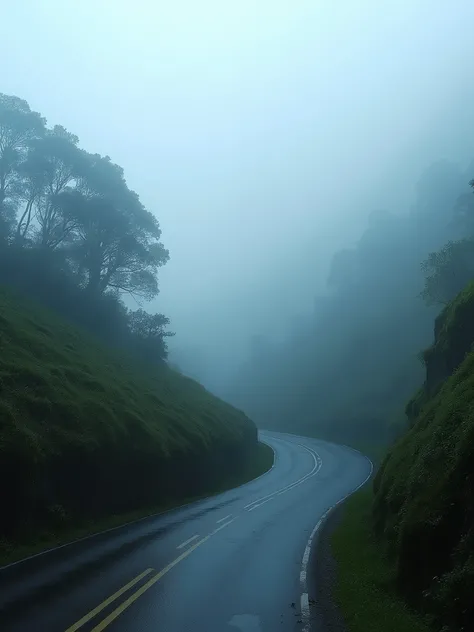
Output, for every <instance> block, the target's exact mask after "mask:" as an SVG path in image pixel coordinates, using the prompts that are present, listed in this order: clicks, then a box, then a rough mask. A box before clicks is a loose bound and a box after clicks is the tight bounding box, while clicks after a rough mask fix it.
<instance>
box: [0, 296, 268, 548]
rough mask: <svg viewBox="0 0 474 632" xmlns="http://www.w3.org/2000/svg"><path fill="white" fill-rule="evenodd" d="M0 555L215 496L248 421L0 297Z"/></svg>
mask: <svg viewBox="0 0 474 632" xmlns="http://www.w3.org/2000/svg"><path fill="white" fill-rule="evenodd" d="M0 391H1V397H0V480H1V485H2V521H1V524H0V554H1V549H2V547H3V549H4V550H6V549H7V548H8V547H11V546H12V543H13V544H14V545H15V546H16V545H20V544H22V543H25V542H34V541H35V540H37V539H38V538H39V537H40V534H41V533H43V532H45V531H47V532H58V531H61V530H63V529H69V528H71V527H72V526H77V525H78V524H81V523H85V522H87V523H89V524H90V523H93V522H100V521H101V520H103V519H104V517H107V516H111V515H118V514H129V513H130V512H134V511H137V510H140V509H142V508H146V507H157V506H163V505H166V504H169V503H170V502H175V501H176V500H179V499H182V498H189V497H191V496H196V495H201V494H203V493H206V492H208V491H211V490H213V489H219V488H222V486H223V485H224V484H225V481H226V480H238V479H239V476H240V474H241V473H244V472H245V471H248V463H249V461H250V460H252V459H254V458H255V457H256V455H257V452H258V443H257V430H256V427H255V425H254V424H253V423H252V422H251V421H250V420H249V419H248V418H247V417H246V416H245V415H244V414H243V413H242V412H240V411H238V410H236V409H234V408H233V407H231V406H230V405H228V404H226V403H225V402H223V401H221V400H219V399H218V398H216V397H214V396H212V395H211V394H210V393H209V392H208V391H206V390H205V389H204V388H203V387H202V386H201V385H199V384H198V383H196V382H194V381H193V380H191V379H189V378H186V377H184V376H182V375H180V374H179V373H177V372H174V371H172V370H171V369H169V368H168V367H167V366H165V365H163V367H162V368H156V367H146V368H145V367H140V366H137V365H136V364H134V361H133V360H132V359H130V358H128V357H127V356H125V355H120V354H119V353H115V352H114V351H112V350H110V349H107V348H105V347H103V346H101V345H100V344H99V343H98V342H97V341H96V340H95V339H93V338H92V337H90V336H89V335H88V334H86V333H84V332H82V331H79V330H78V329H75V328H74V327H72V326H69V325H68V324H67V323H65V322H64V321H62V320H61V319H59V318H57V317H56V316H55V315H54V314H52V313H51V312H49V311H47V310H44V309H42V308H41V307H39V306H37V305H34V304H30V303H27V302H24V301H22V300H19V299H18V298H17V297H15V296H13V295H12V294H10V293H8V292H6V291H4V290H1V289H0Z"/></svg>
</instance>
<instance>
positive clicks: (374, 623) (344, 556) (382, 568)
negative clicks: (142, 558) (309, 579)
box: [331, 489, 429, 632]
mask: <svg viewBox="0 0 474 632" xmlns="http://www.w3.org/2000/svg"><path fill="white" fill-rule="evenodd" d="M371 505H372V494H371V491H370V489H363V490H361V491H359V492H357V493H356V494H354V495H353V496H351V498H349V500H347V502H346V503H345V504H344V508H343V517H342V521H341V523H340V524H339V525H338V527H337V528H336V529H335V531H334V533H333V535H332V539H331V549H332V553H333V555H334V558H335V560H336V563H337V570H338V572H337V582H336V587H335V598H336V600H337V602H338V604H339V607H340V608H341V612H342V615H343V617H344V620H345V622H346V625H347V629H348V632H380V631H381V630H383V632H428V631H429V627H428V625H427V622H425V621H424V619H423V618H422V617H421V616H420V615H417V614H416V613H414V612H413V611H411V610H410V609H409V608H408V607H407V605H406V604H405V602H404V601H403V600H402V599H401V598H400V597H398V596H397V594H396V591H395V590H394V570H393V567H392V566H391V564H390V562H389V561H388V559H387V558H386V556H385V553H384V551H383V549H382V548H381V546H380V545H379V544H378V543H377V542H376V541H375V540H374V538H373V536H372V532H371V529H370V524H371V519H370V514H371Z"/></svg>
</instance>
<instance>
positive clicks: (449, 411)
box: [374, 284, 474, 631]
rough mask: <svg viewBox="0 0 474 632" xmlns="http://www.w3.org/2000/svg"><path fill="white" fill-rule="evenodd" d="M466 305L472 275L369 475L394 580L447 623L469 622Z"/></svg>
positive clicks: (473, 623)
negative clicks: (401, 422) (394, 436)
mask: <svg viewBox="0 0 474 632" xmlns="http://www.w3.org/2000/svg"><path fill="white" fill-rule="evenodd" d="M473 315H474V284H473V285H470V286H468V287H467V288H466V289H465V290H464V291H463V292H462V293H461V294H460V295H459V296H458V297H457V298H456V299H455V301H453V303H452V304H451V305H450V306H449V307H448V308H447V309H446V310H445V311H444V312H443V314H441V316H440V317H439V319H438V321H437V323H436V327H435V342H434V344H433V346H432V347H431V348H430V349H429V350H428V352H425V354H424V357H425V363H426V369H427V379H426V382H425V385H424V387H423V388H422V389H421V390H420V391H419V392H418V393H417V395H416V397H415V398H414V400H412V402H411V405H410V406H411V412H412V424H413V425H412V428H411V430H410V431H409V432H408V433H407V434H406V435H405V436H404V437H403V438H401V439H400V440H399V441H398V442H397V444H396V445H395V446H394V447H393V448H392V450H391V451H390V453H389V454H388V456H387V457H386V458H385V460H384V462H383V463H382V466H381V468H380V470H379V472H378V474H377V477H376V479H375V482H374V488H375V492H376V496H375V504H374V520H375V529H376V533H377V534H378V535H379V536H382V537H383V539H384V540H385V542H386V543H387V545H388V546H387V550H388V553H389V555H390V557H391V559H392V560H393V562H394V567H395V571H396V578H397V584H398V587H399V589H400V590H401V591H402V592H403V593H404V594H405V596H406V597H407V599H409V601H410V602H412V603H413V604H414V605H417V606H418V607H420V608H422V609H423V610H424V611H426V612H429V613H431V614H432V615H433V616H434V622H435V624H436V627H437V629H439V628H440V626H445V627H444V628H443V630H453V631H454V630H472V629H474V600H473V598H472V591H473V587H474V352H472V351H471V348H472V342H473V338H474V325H473V322H474V321H473V320H472V316H473ZM448 376H449V377H448ZM443 380H444V381H443Z"/></svg>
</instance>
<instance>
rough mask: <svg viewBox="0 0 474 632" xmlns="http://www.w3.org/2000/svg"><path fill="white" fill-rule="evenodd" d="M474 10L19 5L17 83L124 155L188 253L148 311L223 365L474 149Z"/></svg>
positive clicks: (16, 89) (8, 16)
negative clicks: (432, 174)
mask: <svg viewBox="0 0 474 632" xmlns="http://www.w3.org/2000/svg"><path fill="white" fill-rule="evenodd" d="M473 18H474V2H473V1H472V0H430V1H428V0H405V1H395V0H394V1H392V0H386V1H385V0H384V1H380V0H377V1H376V0H340V1H338V2H335V1H330V0H326V1H321V0H311V1H310V0H287V1H283V0H253V1H250V0H239V1H236V2H233V1H228V2H225V1H222V0H220V1H219V0H214V1H211V0H203V1H197V0H195V1H193V0H172V1H166V2H164V1H155V2H151V1H150V2H145V1H143V0H135V2H125V1H120V0H81V1H76V2H73V1H68V0H61V1H59V0H16V2H15V3H12V2H10V3H6V4H5V6H4V7H2V11H1V17H0V20H1V22H0V55H1V59H2V64H1V70H0V79H1V82H0V91H1V92H4V93H7V94H15V95H17V96H20V97H22V98H25V99H26V100H27V101H28V102H29V103H30V106H31V107H32V109H35V110H38V111H40V112H41V113H42V114H43V115H44V116H45V117H46V118H47V119H48V122H49V124H51V125H53V124H56V123H60V124H63V125H64V126H65V127H67V128H68V129H69V130H70V131H71V132H74V133H75V134H77V135H78V136H79V138H80V141H81V146H82V147H84V148H85V149H87V150H88V151H93V152H99V153H101V154H108V155H110V156H111V158H112V159H113V161H115V162H117V163H118V164H120V165H122V166H123V167H124V169H125V174H126V177H127V181H128V184H129V186H130V187H131V188H133V189H134V190H136V191H137V192H138V193H139V195H140V197H141V199H142V201H143V202H144V204H145V205H146V206H147V207H148V208H149V209H150V210H151V211H153V212H154V213H155V214H156V215H157V217H158V218H159V220H160V223H161V227H162V230H163V236H162V240H163V242H164V244H165V246H166V247H167V248H168V249H169V250H170V255H171V260H170V262H169V263H168V264H167V266H166V267H165V268H164V269H163V270H162V272H161V277H160V278H161V280H160V286H161V294H160V296H159V298H158V299H157V301H156V302H154V303H153V304H149V305H148V306H147V309H149V310H158V311H162V312H164V313H166V314H167V315H168V316H170V318H171V319H172V328H173V329H174V330H175V331H176V332H177V336H176V339H174V340H173V344H174V345H176V346H178V347H181V348H191V346H192V347H196V348H198V349H200V350H201V353H202V354H203V356H205V358H206V362H208V363H210V365H212V367H211V369H210V371H211V372H216V371H217V372H219V371H220V370H221V369H222V370H224V369H223V366H224V365H229V366H230V365H232V364H233V363H234V362H236V361H237V359H238V358H239V357H240V355H241V353H242V350H243V349H244V347H245V345H246V341H247V338H248V336H249V335H251V334H253V333H261V332H263V331H268V332H270V333H276V332H281V331H282V330H284V329H285V328H286V327H287V323H288V322H290V321H291V320H292V318H293V317H294V316H295V315H297V314H299V313H302V312H303V313H304V312H307V311H308V310H310V309H311V306H312V302H313V297H314V294H315V292H316V291H317V289H318V287H320V285H321V283H322V282H323V280H324V276H325V273H326V267H327V264H328V261H329V258H330V255H331V253H332V252H333V251H334V250H335V249H337V248H339V247H341V246H344V245H346V244H347V243H350V242H351V241H353V240H354V239H356V238H357V237H358V236H359V235H360V233H361V231H362V229H363V226H364V221H365V217H366V215H367V214H368V213H369V212H370V211H371V210H373V209H374V208H379V207H385V208H388V209H389V210H393V211H399V210H400V211H405V210H406V205H407V204H408V202H409V200H410V197H411V193H412V188H413V185H414V183H415V180H416V178H417V177H418V176H419V175H420V172H421V171H422V170H423V169H424V168H425V167H426V166H428V164H429V163H430V162H431V161H433V160H437V159H439V158H450V159H453V160H456V161H459V162H461V163H466V162H467V161H469V160H470V159H471V158H472V157H474V152H473V151H472V150H473V147H474V145H473V141H474V138H473V129H474V125H473V120H472V117H473V114H472V113H473V112H474V107H473V106H474V89H473V87H471V84H472V59H473V54H474V38H473V37H472V24H473ZM473 176H474V174H473Z"/></svg>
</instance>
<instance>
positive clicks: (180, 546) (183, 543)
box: [176, 534, 199, 549]
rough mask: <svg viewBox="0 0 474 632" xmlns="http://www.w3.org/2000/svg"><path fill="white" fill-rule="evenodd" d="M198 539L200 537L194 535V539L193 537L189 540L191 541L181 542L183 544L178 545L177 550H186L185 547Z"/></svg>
mask: <svg viewBox="0 0 474 632" xmlns="http://www.w3.org/2000/svg"><path fill="white" fill-rule="evenodd" d="M196 538H199V535H198V534H196V535H193V537H192V538H189V540H185V541H184V542H181V544H180V545H178V546H177V547H176V548H177V549H184V547H185V546H188V544H191V542H192V541H193V540H196Z"/></svg>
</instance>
